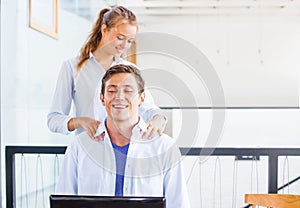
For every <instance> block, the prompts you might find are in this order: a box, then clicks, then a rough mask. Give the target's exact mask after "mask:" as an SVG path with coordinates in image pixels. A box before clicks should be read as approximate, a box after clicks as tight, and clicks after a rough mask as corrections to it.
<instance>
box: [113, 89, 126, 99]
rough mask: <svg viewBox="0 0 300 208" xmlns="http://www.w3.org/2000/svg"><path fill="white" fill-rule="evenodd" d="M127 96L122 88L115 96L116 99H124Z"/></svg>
mask: <svg viewBox="0 0 300 208" xmlns="http://www.w3.org/2000/svg"><path fill="white" fill-rule="evenodd" d="M124 97H125V93H124V92H123V91H122V90H118V92H117V93H116V96H115V98H116V99H124Z"/></svg>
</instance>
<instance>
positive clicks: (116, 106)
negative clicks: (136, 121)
mask: <svg viewBox="0 0 300 208" xmlns="http://www.w3.org/2000/svg"><path fill="white" fill-rule="evenodd" d="M113 107H114V108H122V109H124V108H126V107H127V105H113Z"/></svg>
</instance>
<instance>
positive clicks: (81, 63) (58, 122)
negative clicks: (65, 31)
mask: <svg viewBox="0 0 300 208" xmlns="http://www.w3.org/2000/svg"><path fill="white" fill-rule="evenodd" d="M137 29H138V24H137V20H136V16H135V15H134V14H133V12H131V11H130V10H128V9H127V8H125V7H122V6H117V7H115V8H112V9H102V10H101V11H100V12H99V15H98V18H97V20H96V22H95V24H94V26H93V28H92V31H91V33H90V35H89V37H88V39H87V41H86V43H85V44H84V45H83V47H82V48H81V51H80V55H79V57H76V58H73V59H70V60H68V61H66V62H64V64H63V66H62V69H61V71H60V74H59V77H58V80H57V85H56V90H55V94H54V97H53V101H52V107H51V110H50V112H49V114H48V116H47V119H48V127H49V129H50V130H51V131H52V132H57V133H61V134H69V133H70V132H72V131H73V130H76V131H77V132H76V133H81V132H82V131H87V132H88V134H89V136H90V137H91V138H95V139H96V140H98V139H101V138H100V137H98V136H97V137H96V136H95V133H96V131H97V128H98V126H99V124H100V121H101V120H102V119H103V118H104V117H105V110H104V109H103V110H100V111H99V112H97V115H95V113H94V105H95V103H94V100H99V98H98V97H97V98H96V99H95V95H96V94H97V91H98V89H97V88H99V86H98V85H99V84H98V83H99V82H101V79H102V77H103V75H104V73H105V72H106V71H107V70H108V68H109V67H110V66H113V65H115V64H127V65H128V64H129V65H130V64H131V65H133V63H131V62H128V61H125V60H123V59H122V58H120V56H121V55H122V53H123V52H124V51H125V50H126V49H128V48H129V47H130V44H131V42H132V41H134V38H135V35H136V33H137ZM72 101H73V102H74V107H75V113H76V117H72V116H71V115H69V113H70V109H71V104H72ZM96 104H97V103H96ZM99 106H101V104H100V103H99ZM100 108H101V107H100ZM140 113H141V115H142V117H143V118H144V120H145V121H146V122H148V129H147V131H148V132H147V133H145V134H144V136H145V137H148V138H151V137H153V136H154V134H155V133H156V132H158V133H159V134H161V133H162V131H163V129H164V126H165V123H166V120H165V117H164V115H163V114H162V112H161V110H160V109H159V108H158V107H157V106H156V105H155V104H154V101H153V98H152V96H151V94H150V92H149V91H146V98H145V102H144V104H143V105H142V106H140Z"/></svg>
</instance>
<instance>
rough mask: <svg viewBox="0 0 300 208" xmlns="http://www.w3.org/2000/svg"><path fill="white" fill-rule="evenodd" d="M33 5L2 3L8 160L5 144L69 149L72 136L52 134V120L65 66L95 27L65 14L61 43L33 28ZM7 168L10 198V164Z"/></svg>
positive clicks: (17, 0) (3, 120) (61, 13)
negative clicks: (49, 117)
mask: <svg viewBox="0 0 300 208" xmlns="http://www.w3.org/2000/svg"><path fill="white" fill-rule="evenodd" d="M28 3H29V1H24V0H15V1H11V0H2V1H1V130H2V131H1V140H2V143H1V144H2V146H1V154H2V155H1V158H2V159H4V156H5V155H4V153H5V149H4V147H5V145H21V144H26V145H28V144H32V145H47V144H54V145H60V144H63V145H66V144H68V142H69V139H68V138H70V137H71V136H62V135H59V134H54V133H50V131H49V130H48V127H47V121H46V115H47V113H48V111H49V108H50V105H51V101H52V96H53V93H54V90H55V85H56V80H57V76H58V73H59V70H60V66H61V64H62V62H63V61H64V60H66V59H68V58H71V57H74V56H76V55H77V54H78V51H79V49H80V47H81V45H82V43H83V41H85V39H86V37H87V36H88V33H89V30H90V28H91V22H89V21H87V20H86V19H83V18H80V17H78V16H77V15H74V14H71V13H69V12H65V11H64V10H61V9H59V11H58V12H59V25H58V27H59V29H58V33H59V38H58V40H55V39H53V38H51V37H49V36H46V35H44V34H42V33H40V32H38V31H36V30H33V29H31V28H29V27H28V21H29V19H28V14H29V12H28V8H29V7H28ZM1 165H2V167H1V170H2V171H1V172H2V180H3V183H2V185H3V186H2V187H1V188H2V190H3V192H2V193H3V194H5V191H4V190H5V189H4V188H5V183H4V177H5V174H4V171H5V166H4V165H5V162H3V163H1ZM44 165H45V164H44ZM49 174H50V176H51V177H49ZM52 174H53V172H52V171H51V172H48V171H45V175H44V179H45V181H44V183H45V186H47V185H48V184H49V183H53V181H52V180H51V179H52V178H53V176H52ZM32 184H33V183H31V185H32ZM2 199H3V204H4V200H5V198H2ZM47 200H48V199H47ZM3 207H4V205H3Z"/></svg>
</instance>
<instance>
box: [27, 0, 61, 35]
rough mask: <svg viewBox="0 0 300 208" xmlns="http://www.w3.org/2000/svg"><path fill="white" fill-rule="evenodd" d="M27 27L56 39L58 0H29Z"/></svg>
mask: <svg viewBox="0 0 300 208" xmlns="http://www.w3.org/2000/svg"><path fill="white" fill-rule="evenodd" d="M29 27H30V28H32V29H35V30H37V31H39V32H42V33H44V34H46V35H48V36H50V37H52V38H55V39H58V0H29Z"/></svg>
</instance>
